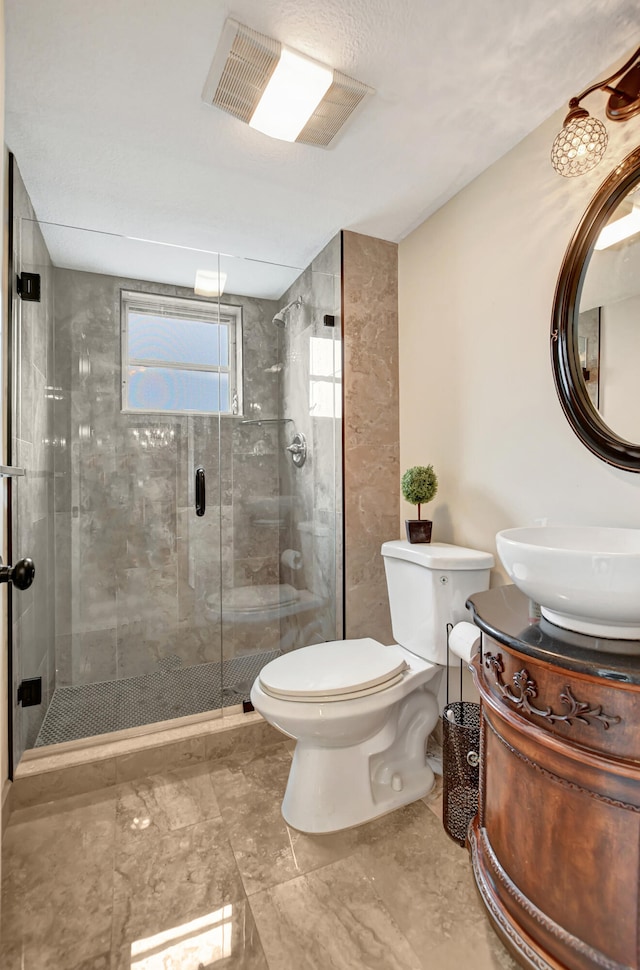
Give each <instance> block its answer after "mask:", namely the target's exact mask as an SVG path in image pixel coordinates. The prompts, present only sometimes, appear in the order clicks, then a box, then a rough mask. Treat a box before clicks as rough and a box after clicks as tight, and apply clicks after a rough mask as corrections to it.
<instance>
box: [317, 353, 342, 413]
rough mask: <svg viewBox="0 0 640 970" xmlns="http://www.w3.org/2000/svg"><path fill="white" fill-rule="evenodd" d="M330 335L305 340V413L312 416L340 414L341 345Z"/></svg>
mask: <svg viewBox="0 0 640 970" xmlns="http://www.w3.org/2000/svg"><path fill="white" fill-rule="evenodd" d="M340 343H341V342H340V341H339V340H336V339H335V338H333V337H312V338H311V340H310V342H309V413H310V414H312V415H313V417H315V418H337V419H338V420H339V419H340V418H341V417H342V395H341V388H340V385H341V382H342V348H341V345H340Z"/></svg>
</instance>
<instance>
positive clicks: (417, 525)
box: [404, 519, 433, 542]
mask: <svg viewBox="0 0 640 970" xmlns="http://www.w3.org/2000/svg"><path fill="white" fill-rule="evenodd" d="M404 525H405V529H406V530H407V539H408V540H409V542H431V527H432V525H433V522H432V521H431V520H430V519H405V520H404Z"/></svg>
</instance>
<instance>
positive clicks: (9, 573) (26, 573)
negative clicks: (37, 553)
mask: <svg viewBox="0 0 640 970" xmlns="http://www.w3.org/2000/svg"><path fill="white" fill-rule="evenodd" d="M0 563H2V559H0ZM35 575H36V567H35V566H34V565H33V559H19V560H18V562H17V563H16V564H15V566H3V565H0V583H13V585H14V586H15V587H16V589H29V587H30V586H31V583H32V582H33V580H34V579H35Z"/></svg>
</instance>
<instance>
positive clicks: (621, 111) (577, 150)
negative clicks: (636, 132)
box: [551, 47, 640, 178]
mask: <svg viewBox="0 0 640 970" xmlns="http://www.w3.org/2000/svg"><path fill="white" fill-rule="evenodd" d="M639 58H640V47H639V48H638V50H637V51H636V52H635V54H633V56H632V57H630V58H629V60H628V61H626V62H625V63H624V64H623V65H622V67H621V68H620V69H619V70H618V71H616V72H615V73H614V74H612V75H611V76H610V77H608V78H606V80H604V81H598V82H597V83H596V84H592V85H591V87H588V88H586V89H585V90H584V91H583V92H582V94H579V95H578V97H577V98H571V100H570V101H569V114H568V115H567V117H566V118H565V119H564V125H563V128H562V131H561V132H560V133H559V134H558V135H557V136H556V139H555V141H554V143H553V147H552V149H551V164H552V165H553V167H554V168H555V170H556V172H558V174H559V175H564V176H565V177H567V178H572V177H574V176H576V175H584V174H585V173H586V172H590V171H591V169H592V168H595V166H596V165H597V164H598V162H599V161H600V159H601V158H602V156H603V155H604V153H605V150H606V148H607V141H608V135H607V129H606V128H605V126H604V125H603V123H602V122H601V121H600V120H599V119H598V118H592V117H591V116H590V114H589V112H588V111H587V110H586V109H585V108H582V107H580V102H581V101H582V100H583V98H586V97H587V95H589V94H592V93H593V91H608V92H609V94H610V97H609V100H608V101H607V109H606V110H607V118H609V119H610V120H611V121H627V119H628V118H632V117H633V116H634V115H636V114H638V112H640V61H639ZM621 75H624V77H622V79H621V80H620V81H619V82H618V83H617V84H616V86H615V87H612V86H611V82H612V81H615V79H616V78H619V77H621Z"/></svg>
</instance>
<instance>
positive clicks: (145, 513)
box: [54, 269, 280, 686]
mask: <svg viewBox="0 0 640 970" xmlns="http://www.w3.org/2000/svg"><path fill="white" fill-rule="evenodd" d="M54 276H55V308H56V318H55V346H56V361H57V368H56V385H57V386H58V387H60V388H61V394H60V398H61V400H59V401H58V402H56V435H57V436H58V438H60V439H64V441H65V442H66V447H65V448H64V449H62V450H59V451H58V453H57V455H56V492H55V502H56V536H57V544H58V545H57V548H58V556H59V561H58V568H57V588H56V630H57V644H56V651H57V659H58V680H57V684H58V686H60V685H64V684H82V683H91V682H96V681H101V680H110V679H112V678H114V677H118V678H122V677H131V676H136V675H141V674H147V673H153V672H155V671H157V670H158V669H159V664H160V668H161V667H162V664H163V663H165V664H166V663H175V662H178V661H179V662H180V663H182V664H184V665H190V664H196V663H203V662H207V661H216V660H219V659H220V652H221V646H222V647H223V650H224V655H225V656H226V657H231V656H234V655H236V654H237V653H242V652H243V651H246V650H249V649H251V650H255V649H274V647H277V644H278V640H279V629H278V628H277V626H275V625H272V627H271V628H269V627H266V628H265V627H260V628H259V630H256V629H255V628H254V629H253V630H252V631H249V632H247V631H246V630H242V629H236V628H235V626H234V625H233V624H228V623H226V622H225V623H223V624H221V623H220V609H219V603H220V595H221V591H222V594H223V602H226V599H227V596H228V591H229V590H230V589H231V588H232V587H233V586H234V585H251V584H254V585H255V584H262V583H274V582H277V577H278V563H279V555H280V547H279V532H278V530H277V529H273V528H270V529H266V528H263V529H259V528H254V527H253V525H252V516H253V511H252V510H254V509H255V507H256V503H259V502H261V501H263V500H266V501H271V502H273V501H276V502H277V496H278V494H279V463H278V450H279V447H280V442H279V438H278V426H277V425H274V426H268V427H267V426H263V427H259V426H252V425H249V426H245V425H243V424H242V420H243V417H244V418H245V419H246V418H249V417H253V416H260V415H262V416H275V415H277V413H278V403H279V397H280V388H279V382H280V371H279V369H278V368H277V366H276V365H277V362H278V343H277V341H278V335H277V333H276V332H275V330H276V328H274V326H273V324H272V323H271V320H272V317H273V314H274V313H275V311H276V309H277V308H278V305H279V304H276V303H272V302H270V301H264V300H256V299H251V298H246V297H234V296H227V295H225V297H224V302H226V303H231V304H240V305H242V307H243V334H244V415H243V416H237V417H232V416H223V417H222V418H221V419H220V420H218V418H217V416H211V417H200V416H194V417H186V416H180V415H166V416H163V415H144V414H123V413H121V410H120V290H121V289H123V288H124V289H138V290H142V291H145V292H157V293H161V294H164V295H175V296H191V297H192V296H193V293H192V292H190V291H188V290H184V289H182V288H180V287H173V286H167V285H160V284H155V283H148V282H141V281H137V280H130V279H123V278H116V277H109V276H102V275H98V274H94V273H82V272H77V271H71V270H62V269H56V270H55V273H54ZM198 464H202V465H204V466H205V468H206V472H207V513H206V516H205V517H204V518H198V517H196V515H195V512H194V495H193V473H194V470H195V467H196V466H197V465H198ZM220 548H221V549H222V558H220V554H219V549H220ZM221 640H222V642H221ZM176 658H177V661H176Z"/></svg>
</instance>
